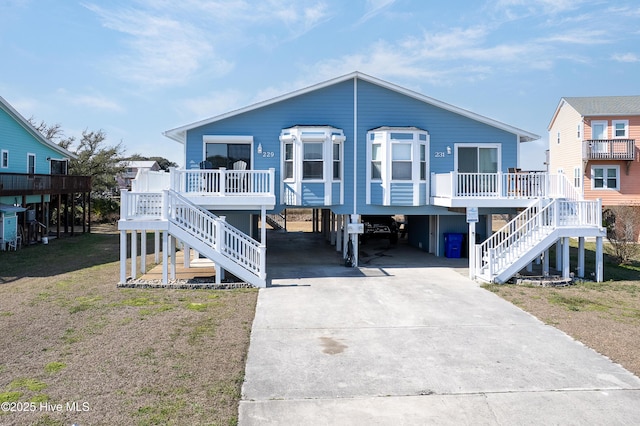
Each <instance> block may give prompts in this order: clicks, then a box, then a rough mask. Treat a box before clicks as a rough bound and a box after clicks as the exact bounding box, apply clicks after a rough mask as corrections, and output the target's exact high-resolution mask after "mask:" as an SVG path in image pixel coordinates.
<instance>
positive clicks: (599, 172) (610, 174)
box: [591, 166, 620, 189]
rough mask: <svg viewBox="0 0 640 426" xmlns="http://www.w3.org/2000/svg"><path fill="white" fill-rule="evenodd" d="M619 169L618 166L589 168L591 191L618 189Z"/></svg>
mask: <svg viewBox="0 0 640 426" xmlns="http://www.w3.org/2000/svg"><path fill="white" fill-rule="evenodd" d="M619 176H620V168H619V167H618V166H596V167H591V187H592V189H620V180H619Z"/></svg>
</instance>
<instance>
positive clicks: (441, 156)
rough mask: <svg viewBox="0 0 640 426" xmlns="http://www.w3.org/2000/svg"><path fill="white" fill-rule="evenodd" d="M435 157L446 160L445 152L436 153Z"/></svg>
mask: <svg viewBox="0 0 640 426" xmlns="http://www.w3.org/2000/svg"><path fill="white" fill-rule="evenodd" d="M434 155H435V157H436V158H444V151H436V152H435V153H434Z"/></svg>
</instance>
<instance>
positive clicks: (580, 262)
mask: <svg viewBox="0 0 640 426" xmlns="http://www.w3.org/2000/svg"><path fill="white" fill-rule="evenodd" d="M578 277H580V278H584V237H579V238H578Z"/></svg>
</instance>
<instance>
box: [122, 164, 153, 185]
mask: <svg viewBox="0 0 640 426" xmlns="http://www.w3.org/2000/svg"><path fill="white" fill-rule="evenodd" d="M123 166H124V167H125V170H124V172H123V173H122V174H120V175H118V176H116V182H117V183H118V189H131V181H133V180H134V179H135V178H136V176H137V174H138V171H140V170H142V171H145V172H148V171H154V172H157V171H159V170H160V165H159V164H158V162H157V161H125V162H124V164H123Z"/></svg>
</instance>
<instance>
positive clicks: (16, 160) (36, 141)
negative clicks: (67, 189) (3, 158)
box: [0, 97, 76, 173]
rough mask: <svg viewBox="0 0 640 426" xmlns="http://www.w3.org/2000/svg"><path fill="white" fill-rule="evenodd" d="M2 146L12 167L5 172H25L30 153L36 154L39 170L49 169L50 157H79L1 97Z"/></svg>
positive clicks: (42, 171)
mask: <svg viewBox="0 0 640 426" xmlns="http://www.w3.org/2000/svg"><path fill="white" fill-rule="evenodd" d="M0 148H1V149H2V150H6V151H8V153H9V157H10V161H9V168H7V169H3V171H4V172H12V173H25V172H26V170H27V155H28V154H33V155H35V157H36V172H37V173H49V171H50V169H49V162H48V160H47V159H55V160H65V159H70V158H76V156H75V155H74V154H72V153H71V152H69V151H67V150H66V149H63V148H62V147H60V146H58V145H57V144H55V143H53V142H51V141H49V140H47V139H46V138H45V137H44V136H42V135H41V134H40V133H39V132H38V131H37V130H36V129H35V128H34V127H33V126H32V125H31V123H29V121H28V120H26V119H25V118H24V117H23V116H22V115H20V114H19V113H18V112H17V111H16V110H15V109H14V108H13V107H11V105H9V104H8V103H7V102H6V101H5V100H4V99H3V98H2V97H0Z"/></svg>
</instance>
